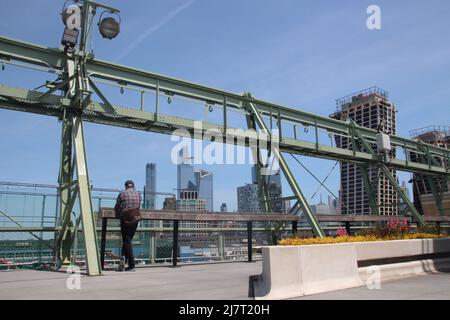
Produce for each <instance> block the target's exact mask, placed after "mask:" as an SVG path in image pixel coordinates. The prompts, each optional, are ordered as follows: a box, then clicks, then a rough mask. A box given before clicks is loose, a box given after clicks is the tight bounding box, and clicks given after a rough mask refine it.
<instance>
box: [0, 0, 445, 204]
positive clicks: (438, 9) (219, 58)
mask: <svg viewBox="0 0 450 320" xmlns="http://www.w3.org/2000/svg"><path fill="white" fill-rule="evenodd" d="M104 2H105V3H107V4H110V5H112V6H115V7H118V8H120V9H121V10H122V14H121V16H122V32H121V34H120V36H119V37H118V38H117V39H115V40H113V41H107V40H103V39H101V38H100V37H99V35H98V33H96V36H95V41H94V51H95V54H96V57H97V58H100V59H103V60H112V61H115V62H118V63H121V64H126V65H131V66H134V67H138V68H141V69H146V70H149V71H152V72H157V73H162V74H165V75H169V76H173V77H177V78H182V79H186V80H189V81H193V82H198V83H201V84H205V85H209V86H212V87H218V88H222V89H225V90H228V91H233V92H244V91H249V92H252V94H253V95H254V96H256V97H259V98H262V99H266V100H270V101H274V102H278V103H281V104H284V105H288V106H291V107H294V108H298V109H301V110H304V111H307V112H313V113H317V114H320V115H324V116H328V115H329V114H330V113H332V112H333V111H334V109H335V99H337V98H340V97H342V96H345V95H347V94H350V93H352V92H355V91H358V90H361V89H364V88H366V87H370V86H373V85H377V86H379V87H381V88H383V89H385V90H387V91H389V93H390V98H391V100H392V101H393V102H394V103H395V104H396V105H397V108H398V110H399V113H398V134H399V135H401V136H408V132H409V131H410V130H412V129H416V128H419V127H423V126H427V125H431V124H437V125H448V124H449V116H450V90H449V89H448V88H449V87H450V76H449V71H450V59H449V57H450V2H449V1H446V0H442V1H438V0H429V1H407V0H395V1H392V0H390V1H379V0H371V1H364V0H360V1H350V0H348V1H345V0H343V1H331V0H329V1H324V0H316V1H300V0H278V1H275V0H267V1H261V0H240V1H237V0H227V1H225V0H222V1H219V0H196V1H185V0H164V1H156V0H154V1H147V0H145V1H141V0H133V1H118V0H104ZM62 3H63V1H56V0H39V1H31V0H28V1H27V0H13V1H12V0H1V1H0V34H1V35H4V36H8V37H13V38H18V39H22V40H26V41H30V42H33V43H38V44H43V45H47V46H49V47H58V46H59V42H60V39H61V35H62V31H63V25H62V23H61V19H60V16H59V11H60V10H61V7H62ZM371 4H377V5H379V6H380V8H381V14H382V29H381V30H373V31H370V30H368V29H367V27H366V19H367V17H368V15H367V13H366V9H367V7H368V6H369V5H371ZM24 75H25V73H23V71H19V70H17V69H14V68H12V67H9V66H7V67H6V70H5V71H3V72H1V71H0V83H7V84H11V85H14V86H20V87H26V88H34V87H37V86H38V85H39V84H40V83H42V81H44V80H45V75H44V76H43V75H40V76H35V75H33V73H27V74H26V76H24ZM118 99H120V97H119V98H118ZM123 100H124V98H122V100H121V103H123ZM135 100H136V99H134V100H132V99H130V100H129V101H126V102H127V105H128V104H133V103H134V101H135ZM136 101H137V100H136ZM173 108H178V109H177V110H176V111H177V112H181V113H188V111H186V110H190V109H188V108H189V107H188V106H183V105H182V104H180V105H176V106H175V107H173ZM85 135H86V140H87V148H88V162H89V167H90V176H91V180H92V182H93V184H94V186H97V187H112V188H120V187H121V186H122V184H123V182H124V181H125V180H126V179H129V178H131V179H134V180H135V182H136V184H137V185H138V186H139V187H140V188H142V186H143V184H144V173H145V164H146V163H147V162H155V163H157V166H158V177H157V179H158V181H157V188H158V189H159V191H165V192H167V191H169V192H172V191H173V189H174V188H176V167H175V165H173V164H172V163H171V162H170V150H171V148H172V147H173V146H174V144H175V143H174V142H171V141H170V137H169V136H164V135H157V134H149V133H142V132H133V131H129V130H124V129H118V128H112V127H107V126H99V125H93V124H86V131H85ZM0 137H1V138H0V150H1V152H2V156H1V157H0V180H6V181H20V182H35V183H53V184H54V183H56V181H57V175H58V163H59V139H60V124H59V123H58V122H57V120H56V119H53V118H46V117H41V116H34V115H27V114H22V113H15V112H11V111H5V110H0ZM302 161H303V162H304V164H305V165H307V166H308V167H309V168H310V169H311V170H312V171H313V172H314V173H315V174H317V175H318V176H319V177H321V178H323V177H325V175H326V174H327V173H328V171H329V170H330V169H331V167H332V166H333V164H334V163H333V162H330V161H325V160H317V159H307V158H302ZM289 162H290V163H291V164H292V167H293V171H294V173H295V175H296V176H297V177H298V180H299V183H300V185H301V186H302V188H303V190H304V191H305V194H306V195H307V197H311V195H312V194H313V193H314V192H315V190H316V189H317V187H318V185H317V183H316V182H315V181H314V180H313V179H312V178H311V177H310V176H309V174H308V173H306V172H305V171H304V170H303V169H302V168H300V167H299V166H298V165H296V164H295V163H293V162H292V161H289ZM201 168H203V169H206V170H211V171H213V172H214V187H215V195H214V196H215V208H216V209H218V208H219V207H220V204H221V203H222V202H226V203H227V204H228V207H229V209H231V210H234V209H235V208H236V187H237V186H240V185H243V184H245V183H247V182H250V177H251V175H250V167H249V166H225V167H224V166H206V165H203V166H201ZM402 178H404V179H407V178H408V175H403V176H402ZM338 181H339V176H338V170H336V172H334V173H333V175H332V177H331V178H330V181H329V183H328V185H329V187H330V188H331V189H332V190H334V191H335V192H337V189H338ZM286 187H287V186H286ZM285 189H287V188H285ZM322 193H323V196H324V197H325V196H326V195H327V193H326V191H325V190H323V191H322ZM315 202H318V197H316V198H315V199H313V200H312V203H315Z"/></svg>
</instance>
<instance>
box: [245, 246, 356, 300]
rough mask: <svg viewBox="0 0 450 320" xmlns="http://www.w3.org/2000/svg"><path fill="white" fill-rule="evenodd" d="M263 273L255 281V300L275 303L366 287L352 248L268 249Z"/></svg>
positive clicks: (264, 253)
mask: <svg viewBox="0 0 450 320" xmlns="http://www.w3.org/2000/svg"><path fill="white" fill-rule="evenodd" d="M262 253H263V273H262V275H260V276H256V277H253V278H252V280H253V281H252V285H253V290H251V291H252V292H253V294H254V297H255V299H258V300H260V299H261V300H266V299H268V300H275V299H287V298H292V297H299V296H303V295H309V294H316V293H321V292H327V291H332V290H339V289H343V288H352V287H357V286H360V285H362V282H361V280H360V279H359V275H358V266H357V261H356V250H355V247H354V246H349V245H339V246H336V245H314V246H296V247H295V246H292V247H265V248H263V249H262Z"/></svg>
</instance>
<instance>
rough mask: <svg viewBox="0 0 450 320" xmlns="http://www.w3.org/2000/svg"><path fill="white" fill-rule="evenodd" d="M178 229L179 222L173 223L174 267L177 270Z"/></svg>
mask: <svg viewBox="0 0 450 320" xmlns="http://www.w3.org/2000/svg"><path fill="white" fill-rule="evenodd" d="M178 227H179V220H174V221H173V241H172V267H174V268H176V267H177V264H178Z"/></svg>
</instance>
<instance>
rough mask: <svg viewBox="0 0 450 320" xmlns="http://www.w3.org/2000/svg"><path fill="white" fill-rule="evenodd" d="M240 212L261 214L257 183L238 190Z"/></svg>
mask: <svg viewBox="0 0 450 320" xmlns="http://www.w3.org/2000/svg"><path fill="white" fill-rule="evenodd" d="M237 199H238V212H261V208H260V204H259V188H258V185H257V184H255V183H251V184H247V185H245V186H242V187H238V188H237Z"/></svg>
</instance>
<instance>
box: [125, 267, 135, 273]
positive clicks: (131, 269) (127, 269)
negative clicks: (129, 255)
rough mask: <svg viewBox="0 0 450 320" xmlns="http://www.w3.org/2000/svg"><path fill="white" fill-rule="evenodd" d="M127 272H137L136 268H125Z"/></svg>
mask: <svg viewBox="0 0 450 320" xmlns="http://www.w3.org/2000/svg"><path fill="white" fill-rule="evenodd" d="M125 271H129V272H135V271H136V267H135V266H129V267H126V268H125Z"/></svg>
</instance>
